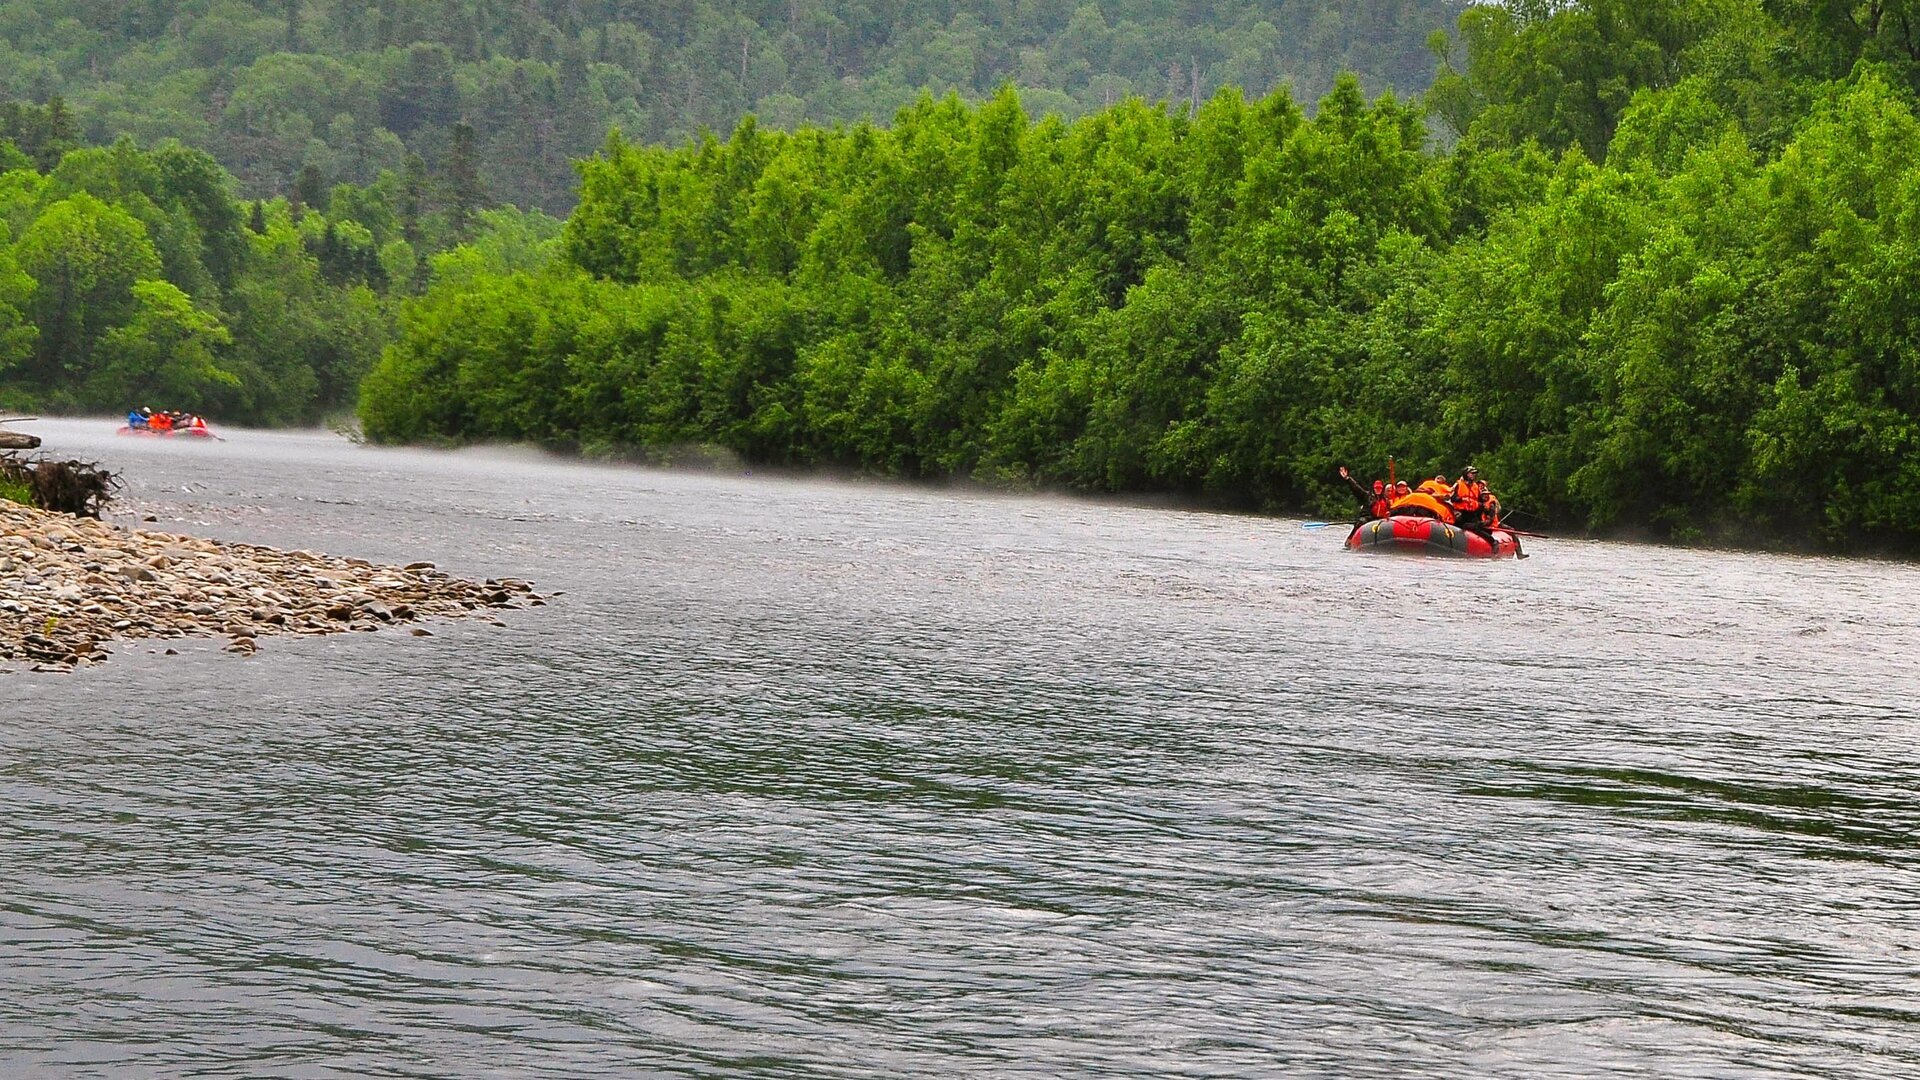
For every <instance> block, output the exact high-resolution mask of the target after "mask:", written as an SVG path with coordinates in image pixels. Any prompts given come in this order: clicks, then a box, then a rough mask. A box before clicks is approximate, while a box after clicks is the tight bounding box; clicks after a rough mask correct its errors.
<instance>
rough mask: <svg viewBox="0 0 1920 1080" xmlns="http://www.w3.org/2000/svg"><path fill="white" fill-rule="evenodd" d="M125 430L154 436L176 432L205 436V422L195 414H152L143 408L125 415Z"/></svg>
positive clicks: (165, 412) (161, 412)
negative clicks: (143, 432)
mask: <svg viewBox="0 0 1920 1080" xmlns="http://www.w3.org/2000/svg"><path fill="white" fill-rule="evenodd" d="M127 429H128V430H130V431H151V432H153V433H154V434H156V435H170V434H172V433H174V432H176V431H191V432H193V433H194V434H196V435H205V434H206V433H207V421H206V418H205V417H202V416H200V415H198V414H197V413H190V412H182V411H180V410H179V409H162V410H160V411H159V412H154V411H153V409H151V408H149V407H145V406H143V407H141V408H138V409H133V410H130V411H129V412H128V413H127Z"/></svg>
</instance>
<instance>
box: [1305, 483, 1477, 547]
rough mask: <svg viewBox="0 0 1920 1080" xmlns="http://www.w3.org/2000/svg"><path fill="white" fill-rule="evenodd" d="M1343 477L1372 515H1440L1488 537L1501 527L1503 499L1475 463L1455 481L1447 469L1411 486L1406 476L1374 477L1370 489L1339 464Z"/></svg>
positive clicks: (1375, 516) (1441, 517)
mask: <svg viewBox="0 0 1920 1080" xmlns="http://www.w3.org/2000/svg"><path fill="white" fill-rule="evenodd" d="M1340 478H1341V479H1342V480H1345V481H1346V482H1347V483H1348V484H1349V485H1350V486H1351V487H1352V488H1353V491H1354V494H1355V495H1358V496H1359V497H1360V505H1361V506H1363V507H1365V508H1366V513H1367V516H1368V517H1370V518H1385V517H1390V516H1392V515H1393V514H1395V513H1408V514H1413V515H1416V516H1419V517H1431V518H1437V519H1439V520H1441V521H1445V522H1448V523H1450V524H1454V525H1458V526H1460V527H1461V528H1463V529H1471V530H1473V531H1474V532H1476V533H1479V534H1481V535H1483V536H1486V537H1487V538H1488V540H1489V541H1491V540H1492V536H1491V532H1492V530H1494V529H1497V528H1499V527H1500V500H1499V499H1498V498H1496V497H1495V496H1494V494H1493V491H1492V489H1490V488H1488V487H1487V484H1486V481H1484V480H1482V479H1480V470H1479V469H1478V468H1475V467H1474V466H1472V465H1469V466H1467V467H1466V470H1465V471H1463V472H1462V473H1461V474H1460V479H1459V480H1458V481H1456V482H1454V483H1451V484H1450V483H1448V482H1447V474H1446V473H1435V474H1434V475H1433V479H1431V480H1423V481H1421V483H1420V486H1419V487H1418V488H1410V487H1408V486H1407V482H1406V481H1405V480H1399V481H1395V482H1393V483H1391V484H1389V483H1388V482H1387V481H1384V480H1375V481H1374V482H1373V489H1372V490H1371V491H1369V490H1367V489H1366V488H1365V487H1362V486H1361V484H1360V481H1359V480H1356V479H1354V476H1353V474H1352V473H1350V472H1348V471H1347V467H1346V466H1344V465H1342V466H1341V467H1340Z"/></svg>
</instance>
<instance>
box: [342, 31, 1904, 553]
mask: <svg viewBox="0 0 1920 1080" xmlns="http://www.w3.org/2000/svg"><path fill="white" fill-rule="evenodd" d="M1913 14H1920V13H1913V12H1909V11H1908V5H1906V4H1904V3H1900V2H1895V0H1888V2H1884V3H1873V4H1866V3H1858V4H1853V3H1846V2H1839V3H1829V2H1824V0H1823V2H1821V3H1803V2H1798V0H1777V2H1775V0H1766V2H1762V0H1570V2H1547V0H1509V2H1508V3H1506V4H1503V5H1487V6H1481V7H1474V8H1472V9H1470V10H1468V11H1467V12H1466V13H1464V15H1463V16H1462V18H1461V21H1460V24H1459V29H1458V31H1457V32H1456V33H1455V34H1453V35H1451V36H1450V38H1449V39H1448V40H1447V41H1445V42H1443V43H1441V44H1442V45H1443V46H1444V48H1443V49H1442V50H1441V51H1442V52H1444V54H1445V59H1444V60H1443V62H1442V70H1441V77H1440V79H1439V81H1438V82H1437V83H1436V85H1435V87H1434V90H1433V94H1432V98H1431V104H1432V106H1433V113H1434V114H1437V116H1438V117H1439V118H1441V120H1442V121H1443V122H1444V123H1445V125H1446V126H1447V128H1448V129H1449V130H1450V132H1452V133H1454V134H1457V135H1458V136H1459V138H1458V140H1457V143H1456V142H1455V141H1454V140H1451V139H1448V140H1434V139H1433V138H1431V136H1430V132H1429V128H1428V123H1427V122H1426V119H1425V117H1424V116H1423V111H1422V110H1421V109H1420V108H1419V107H1417V106H1414V105H1409V104H1408V103H1405V102H1403V101H1400V100H1397V99H1394V98H1391V97H1389V98H1384V99H1380V100H1375V101H1371V102H1370V101H1369V100H1368V99H1367V97H1366V96H1365V95H1363V93H1362V91H1361V88H1360V86H1359V85H1358V84H1357V83H1355V82H1353V81H1346V82H1343V83H1341V84H1339V85H1337V86H1335V87H1334V89H1333V90H1332V91H1331V93H1330V94H1329V95H1328V96H1326V97H1325V98H1324V99H1322V100H1321V101H1319V102H1318V105H1317V109H1315V110H1311V112H1312V115H1311V116H1309V115H1308V113H1309V111H1310V110H1306V109H1303V108H1302V105H1301V103H1300V102H1298V101H1296V100H1295V99H1294V98H1293V97H1291V96H1289V95H1287V94H1285V93H1275V94H1271V95H1267V96H1255V97H1253V98H1251V99H1249V98H1247V97H1245V96H1243V95H1242V94H1240V93H1239V92H1237V91H1234V90H1231V89H1228V90H1223V91H1221V92H1219V93H1217V94H1214V95H1212V96H1211V97H1210V98H1209V99H1208V100H1207V102H1206V103H1205V105H1204V106H1203V107H1202V108H1201V109H1200V110H1199V112H1198V114H1197V116H1195V117H1192V118H1189V117H1188V116H1187V114H1186V110H1185V109H1184V108H1178V107H1176V108H1173V109H1168V108H1165V107H1161V106H1155V105H1152V104H1148V103H1146V102H1142V101H1139V100H1125V101H1121V102H1118V103H1116V104H1115V105H1113V106H1112V107H1111V108H1108V109H1105V110H1102V111H1099V112H1097V113H1095V114H1092V115H1089V116H1086V117H1084V118H1081V119H1079V120H1077V121H1074V122H1071V123H1066V122H1062V121H1060V120H1058V119H1052V118H1046V119H1043V118H1040V117H1039V116H1037V115H1036V112H1035V110H1032V109H1029V108H1023V102H1022V100H1021V99H1020V98H1019V97H1017V96H1016V95H1014V94H1013V93H1011V92H1008V93H1003V94H1001V95H999V96H998V97H995V98H994V99H992V100H990V101H988V102H986V103H984V104H982V105H979V106H977V107H970V106H967V105H964V104H962V103H960V102H958V101H954V100H945V101H937V100H927V101H923V102H922V103H921V104H919V105H917V106H916V107H914V108H913V109H911V110H909V111H907V112H906V113H904V114H902V115H901V116H900V117H899V118H898V120H897V121H896V122H895V123H894V124H893V125H892V126H891V127H890V128H887V129H878V128H872V127H867V126H855V127H851V128H846V129H831V130H830V129H821V128H803V129H802V130H799V131H797V132H795V133H793V134H785V133H779V132H773V131H769V130H766V129H764V128H761V127H758V126H755V125H753V124H750V123H749V124H743V125H742V126H741V127H740V128H739V129H738V130H736V131H734V132H733V134H732V135H731V137H730V138H728V139H725V140H723V141H722V140H703V141H699V142H695V143H691V144H685V145H680V146H675V147H661V146H653V145H645V144H641V143H637V142H634V143H619V144H615V145H611V146H609V147H608V148H607V150H606V151H605V152H604V153H603V154H602V155H601V156H600V157H598V158H597V159H596V160H594V161H593V162H591V163H590V164H589V165H588V166H587V167H586V169H585V173H584V181H585V186H584V192H583V200H582V202H581V205H580V206H579V208H578V210H577V211H576V212H575V213H574V214H573V216H572V218H571V220H570V221H569V223H568V225H567V229H566V233H565V237H564V248H563V251H564V257H563V258H561V259H560V260H558V261H557V262H556V263H555V264H554V265H553V266H552V267H550V268H548V269H547V270H545V271H541V272H531V273H529V272H519V273H510V274H499V273H485V272H482V273H478V274H475V275H471V276H468V277H465V278H463V279H462V280H459V281H457V282H454V281H448V282H446V283H443V284H439V285H436V286H434V287H433V288H432V289H431V290H430V291H429V292H428V294H427V295H426V296H425V297H424V298H423V299H421V300H419V301H417V302H414V303H412V304H410V305H408V307H407V309H406V310H405V312H404V313H403V317H402V337H401V340H400V341H399V343H398V344H397V345H396V346H395V347H393V348H392V349H390V350H388V352H387V354H386V356H385V358H384V359H383V361H382V362H381V364H380V365H379V367H378V368H377V369H376V370H375V372H374V373H373V375H372V376H371V377H370V378H369V380H368V381H367V383H366V384H365V386H364V387H363V395H362V415H363V417H364V419H365V422H366V425H367V429H368V431H369V432H370V433H371V434H373V435H374V436H376V437H379V438H386V439H417V438H424V437H454V438H507V439H534V440H539V441H543V442H547V443H549V444H552V445H557V446H564V447H574V448H580V449H593V448H596V447H604V448H614V449H618V448H627V447H641V448H645V447H674V446H678V445H683V444H703V443H705V444H714V443H717V444H719V445H722V446H725V447H727V448H730V449H732V450H734V451H736V452H739V453H741V454H743V455H745V456H747V457H749V458H750V459H753V460H759V461H774V462H788V463H794V464H802V465H804V464H812V463H833V464H838V465H851V466H855V467H860V468H865V469H870V470H874V471H878V472H884V473H890V474H896V475H905V476H934V477H939V476H953V475H960V476H969V477H975V478H982V479H987V480H992V481H1010V482H1015V483H1040V484H1057V485H1065V486H1069V487H1076V488H1084V489H1091V490H1105V491H1173V492H1185V493H1191V494H1196V495H1202V496H1206V497H1209V498H1213V499H1217V500H1220V501H1222V502H1225V503H1229V504H1234V505H1243V506H1252V507H1266V508H1276V509H1277V508H1285V507H1300V506H1317V507H1320V508H1322V509H1323V510H1327V511H1336V510H1338V509H1340V508H1341V507H1342V505H1343V501H1344V500H1346V499H1347V497H1346V496H1345V495H1344V494H1343V493H1342V492H1341V490H1340V488H1339V486H1338V482H1337V481H1336V480H1335V479H1334V476H1333V473H1334V466H1335V465H1336V464H1337V463H1340V462H1350V463H1354V464H1357V465H1362V466H1370V467H1377V466H1379V465H1383V464H1384V462H1385V460H1386V458H1387V457H1388V455H1396V456H1397V457H1398V458H1399V459H1400V460H1401V462H1402V463H1403V465H1404V466H1406V467H1408V468H1409V469H1422V470H1431V469H1434V468H1445V469H1448V470H1450V471H1451V470H1457V469H1458V468H1459V467H1460V466H1462V465H1464V464H1466V463H1467V462H1469V461H1473V462H1476V463H1477V464H1478V465H1479V466H1480V468H1481V469H1482V471H1483V473H1484V474H1485V475H1486V476H1487V477H1488V478H1489V479H1490V480H1492V481H1493V483H1494V484H1495V486H1496V488H1497V489H1499V490H1500V491H1501V492H1502V494H1503V495H1504V496H1505V497H1506V501H1507V503H1508V505H1509V506H1514V505H1519V506H1524V507H1527V508H1529V509H1532V510H1534V511H1536V512H1539V513H1543V514H1546V515H1549V516H1552V517H1554V518H1555V519H1557V520H1558V521H1560V523H1561V524H1562V525H1563V526H1565V525H1577V524H1585V525H1589V526H1592V527H1595V528H1617V527H1635V528H1647V529H1652V530H1655V531H1657V532H1658V533H1660V534H1662V535H1669V536H1675V537H1680V538H1700V537H1713V536H1718V537H1732V538H1737V539H1740V540H1742V541H1746V542H1756V541H1760V542H1765V541H1767V540H1769V539H1774V540H1777V539H1779V538H1783V537H1792V538H1806V539H1814V540H1819V541H1822V542H1825V543H1829V544H1833V545H1859V544H1869V543H1870V544H1879V545H1896V546H1903V547H1908V548H1911V547H1913V546H1915V545H1916V544H1920V317H1916V312H1917V311H1920V308H1916V307H1915V306H1914V304H1913V302H1912V297H1913V295H1914V294H1915V292H1916V288H1917V287H1920V118H1916V100H1917V99H1916V95H1915V87H1916V72H1917V71H1920V65H1917V64H1916V58H1917V57H1920V39H1916V37H1915V34H1914V28H1915V27H1916V26H1920V21H1917V20H1914V19H1912V18H1910V15H1913ZM1437 146H1445V147H1446V149H1445V150H1444V151H1443V150H1438V149H1436V147H1437Z"/></svg>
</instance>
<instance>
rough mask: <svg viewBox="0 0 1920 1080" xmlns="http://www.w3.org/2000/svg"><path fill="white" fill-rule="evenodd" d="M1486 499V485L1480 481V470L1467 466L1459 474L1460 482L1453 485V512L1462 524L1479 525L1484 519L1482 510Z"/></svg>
mask: <svg viewBox="0 0 1920 1080" xmlns="http://www.w3.org/2000/svg"><path fill="white" fill-rule="evenodd" d="M1486 501H1487V485H1485V484H1483V483H1481V482H1480V470H1479V469H1476V468H1474V467H1473V466H1471V465H1469V466H1467V471H1466V472H1463V473H1461V474H1460V482H1459V483H1457V484H1455V485H1453V513H1454V517H1455V519H1456V520H1457V521H1459V522H1460V524H1461V525H1462V526H1473V525H1479V524H1481V523H1482V522H1483V521H1485V520H1486V519H1485V517H1483V516H1482V510H1483V508H1484V507H1485V505H1486Z"/></svg>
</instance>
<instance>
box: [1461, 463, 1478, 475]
mask: <svg viewBox="0 0 1920 1080" xmlns="http://www.w3.org/2000/svg"><path fill="white" fill-rule="evenodd" d="M1460 475H1461V476H1479V475H1480V470H1479V469H1476V468H1474V467H1473V466H1471V465H1469V466H1467V471H1466V472H1463V473H1461V474H1460Z"/></svg>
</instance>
